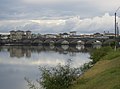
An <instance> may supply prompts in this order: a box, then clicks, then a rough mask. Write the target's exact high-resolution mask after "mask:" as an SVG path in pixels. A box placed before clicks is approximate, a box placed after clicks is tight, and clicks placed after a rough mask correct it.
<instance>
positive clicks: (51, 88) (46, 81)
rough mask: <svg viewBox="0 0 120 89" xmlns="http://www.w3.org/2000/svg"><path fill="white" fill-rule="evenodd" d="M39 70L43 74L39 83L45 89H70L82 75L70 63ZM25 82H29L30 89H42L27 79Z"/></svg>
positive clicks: (78, 69)
mask: <svg viewBox="0 0 120 89" xmlns="http://www.w3.org/2000/svg"><path fill="white" fill-rule="evenodd" d="M39 69H40V72H41V73H42V74H41V77H40V79H38V80H37V83H38V84H39V85H40V86H41V87H42V88H43V89H68V88H69V87H70V86H71V85H72V84H73V83H74V81H76V80H77V78H78V77H79V75H80V74H81V70H80V68H72V67H71V64H70V63H68V64H66V65H60V64H59V65H58V66H56V67H51V68H48V69H47V68H45V67H40V68H39ZM25 80H26V81H27V82H28V86H29V89H41V88H39V87H36V85H35V84H32V83H31V82H30V81H29V79H27V78H25Z"/></svg>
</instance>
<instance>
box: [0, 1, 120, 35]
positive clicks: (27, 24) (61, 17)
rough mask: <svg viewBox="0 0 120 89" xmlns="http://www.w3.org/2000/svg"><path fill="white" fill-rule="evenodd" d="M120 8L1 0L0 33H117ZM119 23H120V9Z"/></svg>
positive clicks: (102, 4) (90, 3) (85, 3)
mask: <svg viewBox="0 0 120 89" xmlns="http://www.w3.org/2000/svg"><path fill="white" fill-rule="evenodd" d="M118 7H120V0H0V33H9V31H11V30H23V31H27V30H31V31H32V32H33V33H40V34H47V33H63V32H70V31H77V33H79V34H89V33H96V32H101V33H103V32H104V31H106V32H108V31H109V32H114V13H115V12H116V10H117V9H118ZM117 22H118V23H120V9H119V10H118V11H117ZM119 26H120V25H119Z"/></svg>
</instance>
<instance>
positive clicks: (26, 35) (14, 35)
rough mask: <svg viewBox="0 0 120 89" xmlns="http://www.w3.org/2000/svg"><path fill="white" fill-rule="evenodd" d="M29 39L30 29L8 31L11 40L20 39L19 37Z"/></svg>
mask: <svg viewBox="0 0 120 89" xmlns="http://www.w3.org/2000/svg"><path fill="white" fill-rule="evenodd" d="M24 38H27V39H30V38H31V31H26V32H24V31H20V30H18V31H10V39H11V40H21V39H24Z"/></svg>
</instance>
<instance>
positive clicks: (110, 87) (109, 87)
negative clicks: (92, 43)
mask: <svg viewBox="0 0 120 89" xmlns="http://www.w3.org/2000/svg"><path fill="white" fill-rule="evenodd" d="M103 50H104V51H103ZM108 50H109V51H108ZM104 53H105V54H104ZM92 58H94V59H93V60H94V62H97V63H95V65H94V66H93V67H92V68H90V69H89V70H88V71H86V72H85V73H84V74H83V75H82V76H81V77H80V78H79V79H78V80H77V81H76V83H75V84H74V86H72V87H71V88H70V89H120V50H119V49H117V51H114V49H112V48H111V47H103V48H101V49H97V50H94V52H93V53H92Z"/></svg>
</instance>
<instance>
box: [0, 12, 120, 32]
mask: <svg viewBox="0 0 120 89" xmlns="http://www.w3.org/2000/svg"><path fill="white" fill-rule="evenodd" d="M117 22H120V18H118V17H117ZM10 30H31V31H33V32H36V33H59V32H69V31H73V30H74V31H77V32H79V33H94V32H103V31H111V32H114V16H110V15H109V14H108V13H106V14H105V15H103V16H101V17H99V16H96V17H93V18H85V19H81V18H80V17H79V16H75V17H71V18H67V19H56V20H52V19H50V20H6V21H0V31H1V32H6V31H10Z"/></svg>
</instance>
